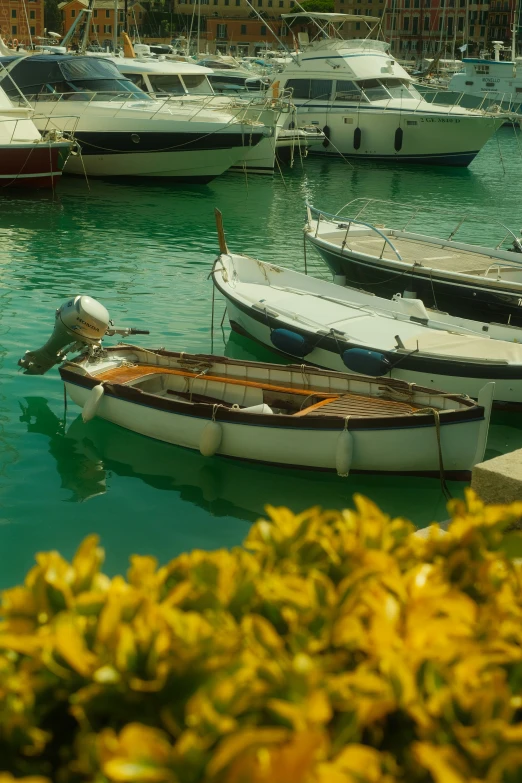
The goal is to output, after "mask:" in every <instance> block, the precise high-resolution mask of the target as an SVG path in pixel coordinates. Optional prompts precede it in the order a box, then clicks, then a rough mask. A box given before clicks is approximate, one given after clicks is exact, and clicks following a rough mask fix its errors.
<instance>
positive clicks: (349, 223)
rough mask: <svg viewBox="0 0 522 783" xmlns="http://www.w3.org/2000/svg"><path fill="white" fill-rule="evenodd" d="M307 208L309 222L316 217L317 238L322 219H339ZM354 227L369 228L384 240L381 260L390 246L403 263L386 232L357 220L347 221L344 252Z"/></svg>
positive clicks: (350, 219) (310, 206) (309, 207)
mask: <svg viewBox="0 0 522 783" xmlns="http://www.w3.org/2000/svg"><path fill="white" fill-rule="evenodd" d="M306 208H307V210H308V216H309V220H311V219H312V217H315V219H316V221H317V225H316V229H315V236H317V234H318V233H319V226H320V223H321V218H327V219H329V220H331V219H332V218H333V219H334V220H337V219H338V216H337V215H332V214H330V213H329V212H323V211H322V210H319V209H316V208H315V207H313V206H312V205H311V204H309V203H308V202H307V203H306ZM352 226H364V228H369V229H370V231H373V232H374V233H375V234H378V235H379V236H380V237H381V239H383V240H384V245H383V248H382V250H381V255H380V258H382V256H383V254H384V251H385V249H386V245H389V246H390V247H391V249H392V250H393V252H394V253H395V255H396V256H397V258H398V260H399V261H402V257H401V254H400V253H399V251H398V250H397V248H396V247H395V245H394V244H393V242H392V241H391V240H390V239H389V238H388V237H387V236H386V234H384V232H382V231H381V230H380V229H379V228H377V226H373V225H372V224H371V223H364V222H363V221H362V220H356V219H353V218H349V219H348V221H347V225H346V234H345V237H344V240H343V242H342V245H341V249H342V250H344V248H345V247H346V243H347V241H348V234H349V231H350V228H351V227H352ZM344 227H345V226H344V225H343V226H342V228H344Z"/></svg>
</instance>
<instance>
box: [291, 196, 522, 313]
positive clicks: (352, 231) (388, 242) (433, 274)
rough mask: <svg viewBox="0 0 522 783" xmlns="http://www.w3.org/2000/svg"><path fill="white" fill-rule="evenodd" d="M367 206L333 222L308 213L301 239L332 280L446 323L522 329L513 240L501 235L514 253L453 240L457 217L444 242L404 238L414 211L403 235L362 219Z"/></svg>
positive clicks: (521, 281) (360, 204)
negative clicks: (416, 303)
mask: <svg viewBox="0 0 522 783" xmlns="http://www.w3.org/2000/svg"><path fill="white" fill-rule="evenodd" d="M371 203H372V200H367V199H363V200H359V199H356V200H355V201H354V202H350V204H347V205H346V206H345V207H343V209H342V213H343V214H340V213H339V214H337V215H332V214H330V213H327V212H323V211H321V210H319V209H316V208H314V207H312V206H308V220H307V223H306V226H305V229H304V232H305V238H306V240H307V241H308V242H310V244H312V245H313V246H314V248H315V249H316V250H317V251H318V252H319V253H320V255H321V256H322V258H323V259H324V260H325V261H326V263H327V264H328V266H329V267H330V269H331V271H332V272H333V274H334V275H341V276H344V277H345V278H346V282H348V283H349V284H350V285H353V286H358V287H360V288H363V289H366V290H368V291H371V292H372V293H376V294H379V295H380V296H386V297H391V296H393V295H394V294H396V293H397V292H402V291H407V292H409V293H410V294H412V295H414V296H415V297H418V298H419V299H422V301H423V302H424V304H425V305H426V306H427V307H433V308H435V309H440V310H443V311H447V312H448V313H450V314H451V315H455V316H462V317H465V318H471V319H480V320H484V321H486V322H489V323H492V322H497V323H504V324H513V325H514V326H522V255H521V253H520V250H521V249H522V243H521V242H520V239H519V238H517V237H516V236H515V234H513V233H512V232H509V231H508V236H509V237H510V241H511V242H512V243H513V247H515V248H516V250H513V249H506V250H504V249H501V247H500V245H499V246H497V247H496V248H491V247H485V246H482V245H475V244H471V243H470V242H461V241H457V240H456V239H454V236H455V234H456V232H457V230H458V229H459V228H460V226H461V225H462V224H463V223H464V220H465V217H463V218H462V219H460V220H459V221H458V222H457V224H456V226H455V228H454V229H453V230H452V231H451V233H450V235H449V236H447V237H439V236H435V235H433V234H429V235H428V234H424V233H420V232H416V231H412V230H407V225H408V224H409V223H410V221H411V220H412V218H414V217H415V215H416V213H417V211H418V208H417V209H414V208H412V209H411V210H410V211H409V214H408V216H407V218H406V223H405V226H404V227H403V228H390V227H386V226H382V225H381V226H379V227H377V226H375V225H373V224H372V223H369V222H366V217H365V218H364V219H363V216H362V213H363V210H364V209H365V206H366V205H367V204H371ZM503 228H504V232H505V230H506V229H505V226H504V227H503ZM504 238H505V233H504ZM501 244H502V242H501Z"/></svg>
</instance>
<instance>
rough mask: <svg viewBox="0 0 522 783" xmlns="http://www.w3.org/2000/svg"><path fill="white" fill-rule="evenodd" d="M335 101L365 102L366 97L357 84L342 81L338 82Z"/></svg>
mask: <svg viewBox="0 0 522 783" xmlns="http://www.w3.org/2000/svg"><path fill="white" fill-rule="evenodd" d="M334 100H335V101H361V100H362V101H364V100H366V98H365V96H364V95H363V94H362V92H361V91H360V89H359V87H358V86H357V85H356V83H355V82H350V81H345V80H343V81H340V80H337V82H336V83H335V93H334Z"/></svg>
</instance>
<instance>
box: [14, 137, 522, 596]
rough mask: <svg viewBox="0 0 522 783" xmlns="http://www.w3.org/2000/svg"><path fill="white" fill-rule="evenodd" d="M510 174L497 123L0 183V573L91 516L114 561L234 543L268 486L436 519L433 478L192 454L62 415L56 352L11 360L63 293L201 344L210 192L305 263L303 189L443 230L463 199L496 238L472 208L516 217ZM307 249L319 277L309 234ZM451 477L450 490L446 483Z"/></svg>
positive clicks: (237, 231)
mask: <svg viewBox="0 0 522 783" xmlns="http://www.w3.org/2000/svg"><path fill="white" fill-rule="evenodd" d="M521 177H522V157H521V153H520V148H519V143H518V140H517V139H516V138H515V136H514V134H513V131H511V130H509V129H502V130H501V131H500V132H499V133H498V137H497V138H495V139H493V140H492V141H491V142H490V143H489V145H488V147H487V148H486V150H484V152H483V153H482V154H481V155H480V156H479V157H478V158H477V160H476V161H475V162H474V163H473V164H472V166H471V167H470V168H469V169H464V170H451V169H436V168H416V167H411V168H402V169H401V168H395V167H385V166H384V167H377V166H370V165H360V166H358V167H357V168H356V169H352V168H351V167H350V166H348V165H346V164H344V163H343V162H342V161H332V160H328V161H323V160H321V159H317V158H316V159H312V158H310V159H309V160H307V161H306V163H305V166H304V169H301V168H300V167H299V166H296V167H295V168H294V169H293V170H289V169H284V178H285V179H284V181H283V180H282V179H281V178H280V177H278V176H275V177H274V178H273V179H271V178H263V177H251V178H249V179H248V180H245V179H244V178H243V177H241V176H236V175H227V176H224V177H221V178H220V179H218V180H215V181H214V182H213V183H211V184H210V185H208V186H205V187H203V186H192V187H189V186H186V187H180V186H173V185H169V184H165V183H163V184H161V183H159V184H150V183H147V184H145V183H134V184H114V183H108V182H100V181H95V180H93V181H92V182H91V183H90V190H88V189H87V188H86V185H85V182H83V181H81V180H76V179H64V180H63V182H62V183H61V185H60V188H59V191H58V192H57V194H56V195H55V197H54V198H53V197H52V196H51V195H49V194H37V195H34V194H33V195H30V194H27V195H24V196H20V195H14V194H11V195H7V194H2V195H0V302H1V306H0V362H1V375H0V381H1V387H0V504H1V508H0V522H1V524H0V553H1V566H2V567H1V570H0V586H5V585H8V584H12V583H13V582H15V581H17V580H19V579H20V578H21V577H22V575H23V573H24V572H25V570H26V569H27V568H28V567H29V566H30V565H31V562H32V559H33V554H34V552H35V551H37V550H40V549H49V548H58V549H60V550H61V551H62V552H63V553H65V554H66V555H70V554H71V553H72V551H73V550H74V548H75V547H76V546H77V545H78V543H79V541H80V540H81V538H82V537H83V536H84V535H86V534H87V533H89V532H92V531H96V532H98V533H99V534H100V535H101V537H102V541H103V543H104V545H105V546H106V547H107V550H108V569H109V570H110V571H112V572H114V571H116V570H121V569H124V568H125V564H126V561H127V558H128V555H129V554H130V553H132V552H140V553H152V554H155V555H157V556H158V557H159V559H160V560H161V561H165V560H166V559H168V558H170V557H173V556H174V555H175V554H177V553H178V552H180V551H182V550H186V549H187V548H191V547H202V548H215V547H218V546H229V545H233V544H236V543H239V542H240V541H241V540H242V538H243V537H244V536H245V534H246V533H247V531H248V528H249V525H250V524H251V522H252V521H253V520H255V519H256V518H257V517H258V516H259V515H260V514H262V513H263V506H264V504H265V503H266V502H271V503H273V504H276V505H277V504H285V505H288V506H291V507H292V508H293V509H295V510H301V509H303V508H306V507H307V506H310V505H312V504H321V505H323V506H327V507H336V508H340V507H343V506H346V505H348V504H349V503H350V502H351V496H352V494H353V493H354V492H363V493H365V494H367V495H369V496H370V497H372V498H373V499H375V500H376V501H377V502H379V503H380V504H381V505H382V506H383V507H384V509H385V510H387V511H389V512H390V513H392V514H398V513H402V514H404V515H408V516H410V517H411V518H413V519H414V520H415V521H416V522H417V523H418V524H419V525H424V524H427V523H428V522H429V521H431V520H432V519H444V518H445V516H446V511H445V503H444V499H443V497H442V494H441V492H440V488H439V484H438V481H437V480H428V479H418V480H412V479H398V478H396V477H394V478H383V477H361V476H353V477H350V478H349V479H339V478H338V477H337V476H329V475H326V476H325V475H323V474H314V473H308V472H299V471H284V470H276V469H273V468H267V467H258V466H257V467H256V466H251V465H245V464H241V463H236V462H232V461H228V460H223V459H220V458H213V459H205V458H203V457H201V456H200V455H199V454H196V453H192V452H188V451H185V450H183V449H179V448H176V447H172V446H167V445H165V444H162V443H156V442H153V441H150V440H147V439H145V438H143V437H141V436H138V435H134V434H132V433H128V432H125V431H122V430H120V429H119V428H118V427H115V426H113V425H110V424H107V423H106V422H103V421H99V420H94V421H92V422H90V423H89V424H88V425H84V424H83V422H82V421H81V418H79V415H78V409H76V408H75V406H74V405H73V404H72V403H70V405H69V409H68V412H67V415H66V417H65V418H64V407H63V391H62V386H61V383H60V381H59V376H58V373H57V371H56V369H53V370H52V371H51V372H49V373H48V375H46V376H43V377H28V376H24V375H22V374H21V373H19V372H18V369H17V366H16V362H17V360H18V358H19V356H20V355H21V354H22V353H23V352H24V351H25V350H26V349H33V348H36V347H38V346H39V345H41V344H42V343H43V342H44V341H45V340H46V339H47V337H48V336H49V334H50V332H51V330H52V325H53V318H54V310H55V308H56V307H57V306H58V305H60V304H61V302H62V301H63V300H65V299H66V298H67V297H69V296H71V295H73V294H76V293H88V294H90V295H91V296H94V297H96V298H97V299H99V300H100V301H102V302H103V303H104V304H105V305H106V306H107V308H108V309H109V312H110V313H111V316H112V317H113V319H114V320H115V322H116V323H117V324H121V325H132V326H137V327H140V328H148V329H150V331H151V334H150V336H148V337H143V338H140V341H141V342H142V343H143V344H144V345H149V346H156V347H157V346H168V347H171V348H173V349H184V350H188V351H209V349H210V347H211V339H210V321H211V299H212V289H211V283H210V281H209V280H208V274H209V271H210V268H211V265H212V261H213V259H214V258H215V256H216V254H217V241H216V234H215V227H214V217H213V210H214V207H215V206H218V207H219V208H220V209H221V210H222V212H223V215H224V220H225V226H226V229H227V239H228V243H229V246H230V248H231V249H234V250H237V251H240V252H247V253H249V254H251V255H258V256H259V257H260V258H263V259H266V260H272V261H276V262H279V263H281V264H284V265H288V266H291V267H294V268H296V269H302V268H303V243H302V226H303V222H304V202H305V201H306V200H309V201H311V202H313V203H314V204H315V205H316V206H320V207H321V208H322V209H324V210H326V211H336V210H337V209H338V208H339V207H340V206H341V205H342V204H343V203H346V202H347V201H349V200H350V199H352V198H357V197H368V198H376V199H391V200H394V201H396V202H397V201H400V202H413V203H415V204H417V205H424V206H427V207H429V208H430V209H432V208H434V207H443V208H447V209H448V210H449V212H448V215H447V216H442V217H441V218H440V220H441V221H442V224H443V225H444V226H447V227H448V232H449V229H450V228H451V227H452V226H453V225H455V224H456V222H457V220H458V216H459V215H461V214H463V213H465V212H467V213H468V214H469V215H470V216H471V217H472V218H474V219H475V221H474V222H473V221H471V222H469V223H468V222H467V223H466V224H464V226H463V229H462V236H467V237H468V238H470V239H474V240H475V241H486V242H488V243H490V244H494V243H495V242H497V241H499V240H500V239H501V238H502V236H503V235H504V233H505V232H504V230H503V229H502V228H501V227H500V226H498V225H497V226H496V227H494V226H493V228H492V227H488V226H487V225H486V221H489V220H493V219H496V220H500V221H502V222H504V223H506V224H507V225H509V226H510V227H511V228H513V229H514V230H517V231H518V230H519V228H521V227H522V213H521V210H520V198H519V194H520V190H521V186H520V182H521ZM368 214H369V215H371V213H368ZM434 217H435V216H434V213H433V212H431V213H430V212H429V211H428V212H427V213H423V214H419V216H418V218H417V222H416V224H415V225H418V226H423V227H425V228H426V229H429V228H430V226H431V227H432V228H433V226H432V221H433V220H434ZM437 220H439V218H437ZM459 235H460V234H459ZM308 267H309V271H310V272H312V273H313V274H317V275H323V276H325V277H327V272H326V270H325V268H324V267H323V265H322V262H321V261H320V259H319V258H318V257H316V256H315V255H314V253H313V252H312V251H311V250H309V251H308ZM223 311H224V306H223V303H222V302H221V301H217V302H216V328H215V333H214V350H215V352H221V351H225V352H226V353H227V354H228V355H233V356H237V357H248V358H267V357H268V356H269V355H270V354H269V353H268V351H264V350H263V349H259V348H257V347H253V346H252V345H250V344H249V343H248V342H246V341H245V340H242V339H240V338H237V337H235V336H234V337H233V338H230V339H229V330H228V326H227V324H226V323H225V328H224V330H223V332H222V330H221V329H220V328H219V322H220V321H221V317H222V314H223ZM225 344H226V345H225ZM521 446H522V422H521V421H520V418H519V417H517V416H514V415H505V416H504V418H502V419H498V418H497V419H496V420H495V423H494V424H493V426H492V427H491V431H490V438H489V441H488V455H489V456H494V455H495V454H499V453H503V452H505V451H509V450H511V449H514V448H518V447H521ZM451 489H452V492H453V494H455V495H459V494H461V493H462V491H463V487H462V485H460V484H452V485H451Z"/></svg>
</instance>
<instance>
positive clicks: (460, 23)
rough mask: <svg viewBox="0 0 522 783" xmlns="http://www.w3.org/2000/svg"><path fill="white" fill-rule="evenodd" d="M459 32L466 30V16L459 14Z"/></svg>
mask: <svg viewBox="0 0 522 783" xmlns="http://www.w3.org/2000/svg"><path fill="white" fill-rule="evenodd" d="M458 30H459V33H462V32H464V17H463V16H459V27H458Z"/></svg>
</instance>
